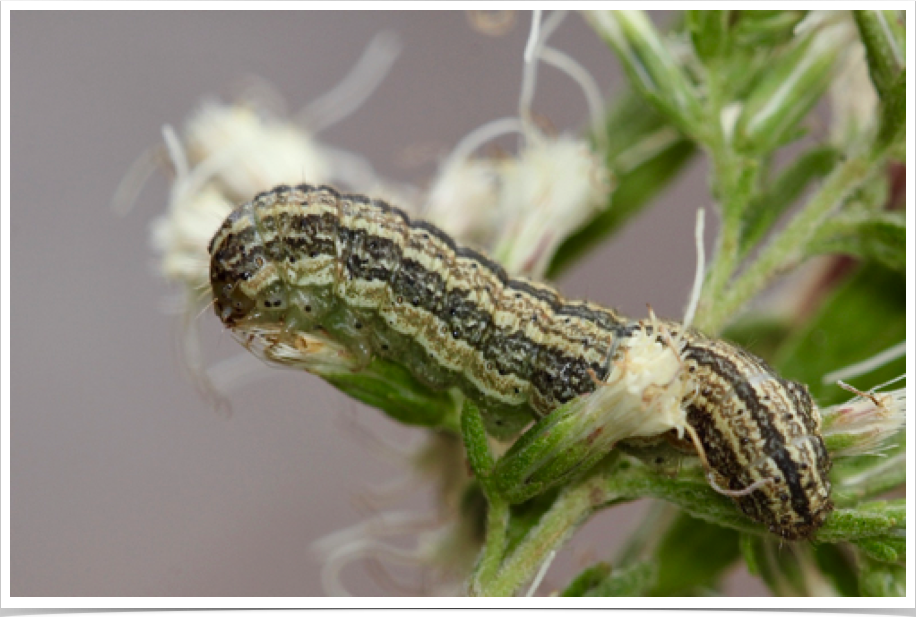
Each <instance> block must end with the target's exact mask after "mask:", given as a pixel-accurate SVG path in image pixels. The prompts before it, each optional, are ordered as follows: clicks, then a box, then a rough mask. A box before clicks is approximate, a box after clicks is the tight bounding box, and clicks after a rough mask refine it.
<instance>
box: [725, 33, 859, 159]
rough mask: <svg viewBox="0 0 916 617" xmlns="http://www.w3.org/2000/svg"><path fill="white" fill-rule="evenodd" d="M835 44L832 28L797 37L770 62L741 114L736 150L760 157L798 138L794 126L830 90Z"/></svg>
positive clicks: (837, 39) (839, 41) (837, 48)
mask: <svg viewBox="0 0 916 617" xmlns="http://www.w3.org/2000/svg"><path fill="white" fill-rule="evenodd" d="M841 45H842V39H841V37H839V36H837V32H836V29H832V28H828V29H825V30H823V31H820V32H814V33H812V34H809V35H807V36H805V37H803V38H801V39H800V40H799V41H798V42H797V43H796V44H795V45H793V46H792V47H791V48H789V49H787V50H786V51H785V52H783V53H781V54H780V55H779V56H778V57H777V58H775V59H774V60H773V62H772V63H771V66H770V68H769V70H768V71H767V72H766V74H765V76H764V77H763V79H762V80H761V81H760V82H759V83H758V84H757V85H756V86H755V88H754V90H753V91H752V92H751V93H750V95H749V96H748V98H747V101H746V102H745V104H744V106H743V108H742V110H741V115H740V116H739V117H738V122H737V125H736V127H735V144H736V147H738V148H739V149H740V150H744V151H747V152H757V153H766V152H770V151H772V150H774V149H776V148H777V147H779V146H781V145H784V144H786V143H788V142H789V141H791V140H793V139H795V138H797V137H799V136H800V133H799V122H800V121H801V120H802V119H803V118H804V117H805V116H807V115H808V112H809V111H811V109H813V107H814V105H815V104H816V103H817V101H818V100H819V99H820V98H821V95H822V94H823V93H824V92H825V91H826V90H827V87H828V86H829V85H830V79H831V75H832V69H833V65H834V62H835V60H836V58H837V55H838V53H839V51H840V48H841Z"/></svg>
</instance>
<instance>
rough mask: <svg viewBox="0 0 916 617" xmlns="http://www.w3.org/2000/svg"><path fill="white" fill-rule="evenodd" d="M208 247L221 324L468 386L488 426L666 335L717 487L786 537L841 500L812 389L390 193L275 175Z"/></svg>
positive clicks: (526, 417) (499, 431)
mask: <svg viewBox="0 0 916 617" xmlns="http://www.w3.org/2000/svg"><path fill="white" fill-rule="evenodd" d="M210 256H211V264H210V282H211V285H212V289H213V294H214V297H215V300H214V303H215V311H216V314H217V315H218V316H219V317H220V319H221V320H222V321H223V323H224V324H225V325H226V326H227V327H229V328H231V329H234V330H236V329H243V328H245V327H250V326H252V325H253V324H255V325H261V326H263V325H264V324H274V325H276V326H277V327H281V328H283V329H284V330H286V331H294V332H304V333H309V332H322V333H323V334H324V335H326V336H327V337H329V338H330V339H332V340H334V341H337V342H338V343H339V344H340V345H342V346H343V347H344V348H346V349H348V350H350V351H351V352H352V353H353V354H354V355H355V356H356V357H362V358H365V359H368V358H371V357H373V356H380V357H382V358H385V359H388V360H390V361H393V362H396V363H398V364H401V365H403V366H404V367H405V368H407V369H408V370H409V371H410V372H411V373H412V374H413V375H414V376H415V377H416V378H418V379H419V380H421V381H422V382H424V383H426V384H427V385H428V386H430V387H431V388H434V389H444V388H455V387H456V388H460V390H461V391H462V392H463V393H464V394H465V395H466V396H467V397H469V398H471V399H472V400H474V401H475V402H476V403H477V405H478V407H480V409H481V411H482V413H483V417H484V420H485V422H486V424H487V428H488V430H489V431H490V432H491V433H493V434H495V435H502V436H507V435H511V434H513V433H516V432H518V431H519V430H521V429H522V428H523V427H524V426H525V424H527V423H528V422H530V421H531V420H532V419H536V418H540V417H544V416H546V415H548V414H550V413H551V412H552V411H553V410H555V409H557V408H558V407H559V406H560V405H562V404H563V403H566V402H567V401H570V400H572V399H573V398H576V397H578V396H581V395H585V394H589V393H591V392H592V391H594V390H595V388H596V387H598V384H599V383H600V382H601V381H602V380H605V379H607V378H608V376H609V374H610V372H611V370H612V367H613V365H614V363H615V362H616V361H619V360H620V359H621V358H622V357H623V356H625V355H627V354H630V355H632V354H635V353H637V352H638V349H637V347H635V346H633V344H632V343H633V341H637V340H639V341H646V340H648V341H649V344H651V345H657V346H665V345H670V343H671V337H672V336H673V337H675V338H676V339H677V340H678V344H679V351H678V361H679V362H680V363H681V370H679V371H678V373H677V374H678V377H677V378H678V379H680V380H682V384H683V386H684V387H683V388H682V391H683V392H684V395H683V398H682V399H681V400H680V401H679V406H680V409H681V410H682V412H683V416H684V417H685V418H686V427H685V428H686V429H687V431H688V432H689V433H690V434H691V436H693V437H694V438H695V440H696V445H697V447H698V451H699V453H700V455H701V456H703V457H704V460H705V463H706V464H707V466H708V469H709V471H710V481H711V482H712V484H713V486H714V487H716V488H717V490H720V491H721V492H723V493H725V494H728V495H729V496H730V497H731V498H732V499H733V500H734V501H735V503H736V504H737V506H738V507H739V508H740V509H741V510H742V511H743V512H744V513H745V514H746V515H747V516H749V517H751V518H752V519H754V520H757V521H759V522H761V523H763V524H764V525H766V526H767V527H768V528H769V530H770V531H771V532H773V533H775V534H778V535H780V536H782V537H783V538H786V539H792V540H794V539H803V538H809V537H810V536H811V535H812V534H813V533H814V531H816V529H817V528H818V527H819V526H820V525H821V524H822V523H823V522H824V519H825V518H826V516H827V515H828V514H829V512H830V511H831V509H832V503H831V500H830V483H829V481H828V479H827V474H828V471H829V470H830V466H831V462H830V457H829V455H828V453H827V451H826V449H825V447H824V442H823V440H822V439H821V437H820V434H819V426H820V416H819V413H818V410H817V408H816V406H815V404H814V402H813V401H812V399H811V397H810V395H809V394H808V392H807V390H806V389H805V388H804V387H803V386H801V385H799V384H797V383H794V382H791V381H787V380H785V379H783V378H781V377H780V376H779V375H777V374H776V373H775V371H774V370H773V369H772V368H771V367H769V366H768V365H767V364H766V363H765V362H764V361H763V360H761V359H759V358H757V357H755V356H754V355H752V354H750V353H748V352H746V351H744V350H742V349H740V348H738V347H736V346H734V345H732V344H730V343H727V342H725V341H722V340H716V339H710V338H706V337H704V336H702V335H701V334H699V333H697V332H695V331H693V330H689V329H685V328H683V327H682V326H680V325H679V324H676V323H672V322H659V323H660V324H662V325H663V326H664V336H663V335H662V333H661V330H660V329H659V327H658V324H655V325H654V326H653V325H651V323H650V322H646V321H636V320H631V319H628V318H626V317H623V316H621V315H619V314H617V313H616V312H614V311H612V310H610V309H607V308H604V307H601V306H598V305H595V304H591V303H588V302H582V301H571V300H566V299H564V298H562V297H561V296H560V295H559V294H558V293H557V292H556V291H554V290H553V289H552V288H551V287H549V286H546V285H543V284H539V283H535V282H532V281H527V280H523V279H517V278H511V277H509V276H508V275H507V274H506V273H505V271H504V270H503V269H502V268H501V267H500V266H499V265H498V264H496V263H494V262H493V261H491V260H490V259H488V258H487V257H485V256H484V255H482V254H480V253H478V252H477V251H474V250H472V249H470V248H466V247H463V246H460V245H458V244H457V243H456V242H455V241H454V240H452V239H451V238H450V237H449V236H448V235H446V234H445V233H443V232H442V231H440V230H439V229H437V228H436V227H434V226H432V225H430V224H428V223H426V222H424V221H417V220H411V219H410V218H409V217H408V216H407V215H406V214H405V213H404V212H402V211H401V210H399V209H398V208H395V207H392V206H390V205H388V204H386V203H384V202H381V201H378V200H373V199H370V198H368V197H364V196H361V195H342V194H339V193H338V192H337V191H335V190H334V189H333V188H330V187H327V186H318V187H315V186H309V185H301V186H298V187H287V186H281V187H277V188H275V189H273V190H272V191H269V192H266V193H262V194H260V195H258V196H257V197H256V198H255V199H254V200H253V201H251V202H249V203H246V204H244V205H242V206H240V207H239V208H237V209H236V210H235V211H233V213H232V214H231V215H230V216H229V217H228V218H227V219H226V221H225V222H224V223H223V225H222V226H221V227H220V229H219V230H218V231H217V233H216V235H215V236H214V238H213V240H212V241H211V243H210ZM642 344H643V343H640V345H642ZM639 353H641V352H639ZM608 413H609V414H613V410H608ZM609 417H610V416H609Z"/></svg>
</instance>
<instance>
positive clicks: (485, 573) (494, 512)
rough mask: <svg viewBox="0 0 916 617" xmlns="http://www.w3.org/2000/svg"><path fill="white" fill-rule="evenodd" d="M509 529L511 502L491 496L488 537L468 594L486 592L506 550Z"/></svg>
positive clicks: (473, 594)
mask: <svg viewBox="0 0 916 617" xmlns="http://www.w3.org/2000/svg"><path fill="white" fill-rule="evenodd" d="M508 529H509V504H508V502H506V501H504V500H502V499H498V498H497V499H494V498H490V501H489V504H488V508H487V539H486V543H485V544H484V546H483V551H482V552H481V554H480V559H479V561H478V562H477V567H476V568H475V569H474V574H473V576H472V577H471V584H470V588H469V589H468V594H469V595H471V596H482V595H488V594H486V593H484V591H483V590H484V587H485V586H486V582H487V581H490V580H493V578H494V577H495V575H496V572H497V570H498V569H499V565H500V564H501V563H502V560H503V556H504V554H505V552H506V542H507V538H506V532H507V531H508Z"/></svg>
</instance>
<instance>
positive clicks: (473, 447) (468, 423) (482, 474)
mask: <svg viewBox="0 0 916 617" xmlns="http://www.w3.org/2000/svg"><path fill="white" fill-rule="evenodd" d="M461 434H462V436H463V437H464V448H465V451H466V453H467V456H468V463H469V464H470V465H471V470H472V471H473V472H474V476H475V477H476V478H477V479H478V480H480V482H481V483H482V484H484V486H485V487H486V483H487V482H488V481H489V478H490V474H491V473H492V471H493V465H494V464H495V462H494V460H493V455H492V454H491V453H490V443H489V441H488V440H487V430H486V428H484V425H483V418H481V417H480V410H479V409H478V408H477V405H475V404H474V403H473V402H472V401H471V400H470V399H465V401H464V408H463V409H462V410H461Z"/></svg>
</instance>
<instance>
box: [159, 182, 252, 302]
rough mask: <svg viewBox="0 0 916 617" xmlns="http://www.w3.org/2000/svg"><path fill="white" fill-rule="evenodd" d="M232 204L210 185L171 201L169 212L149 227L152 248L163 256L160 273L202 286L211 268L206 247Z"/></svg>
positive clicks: (230, 210)
mask: <svg viewBox="0 0 916 617" xmlns="http://www.w3.org/2000/svg"><path fill="white" fill-rule="evenodd" d="M234 207H235V203H234V202H232V201H229V199H227V198H226V195H225V194H224V193H223V192H221V191H220V190H219V189H217V188H216V186H214V185H213V184H207V185H205V186H204V187H203V188H202V189H200V190H199V191H196V192H194V193H193V194H190V195H186V196H184V197H181V198H179V199H177V200H176V201H173V202H172V207H171V208H170V210H169V213H168V214H166V215H164V216H161V217H159V218H158V219H156V220H155V221H153V227H152V245H153V248H154V249H155V250H156V252H157V253H159V254H160V255H161V256H162V260H161V262H160V265H159V268H160V271H161V273H162V275H163V276H164V277H165V278H167V279H168V280H172V281H178V282H180V283H182V284H183V285H185V286H186V287H187V288H189V289H191V290H200V289H204V288H205V287H206V285H207V281H208V272H209V269H210V256H209V255H208V254H207V246H208V244H209V243H210V238H212V237H213V234H214V232H215V231H216V229H217V228H218V227H219V226H220V224H221V223H222V222H223V220H225V218H226V217H227V216H229V213H230V212H232V209H233V208H234Z"/></svg>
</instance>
